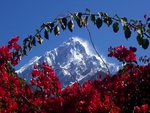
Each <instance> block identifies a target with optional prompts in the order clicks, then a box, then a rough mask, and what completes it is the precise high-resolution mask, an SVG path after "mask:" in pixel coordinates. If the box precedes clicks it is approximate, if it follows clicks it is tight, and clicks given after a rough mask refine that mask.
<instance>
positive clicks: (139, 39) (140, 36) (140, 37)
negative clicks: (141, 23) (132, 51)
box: [136, 34, 143, 45]
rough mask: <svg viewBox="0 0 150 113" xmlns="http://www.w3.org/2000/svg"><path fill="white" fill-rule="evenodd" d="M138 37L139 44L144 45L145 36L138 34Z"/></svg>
mask: <svg viewBox="0 0 150 113" xmlns="http://www.w3.org/2000/svg"><path fill="white" fill-rule="evenodd" d="M136 39H137V41H138V44H139V45H142V39H143V38H142V35H140V34H138V35H137V37H136Z"/></svg>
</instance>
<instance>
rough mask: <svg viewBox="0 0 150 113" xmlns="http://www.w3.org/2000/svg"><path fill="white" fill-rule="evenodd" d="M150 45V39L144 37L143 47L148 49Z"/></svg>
mask: <svg viewBox="0 0 150 113" xmlns="http://www.w3.org/2000/svg"><path fill="white" fill-rule="evenodd" d="M148 46H149V41H148V39H143V40H142V48H143V49H147V48H148Z"/></svg>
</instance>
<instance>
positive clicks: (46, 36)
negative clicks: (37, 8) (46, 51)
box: [44, 29, 49, 39]
mask: <svg viewBox="0 0 150 113" xmlns="http://www.w3.org/2000/svg"><path fill="white" fill-rule="evenodd" d="M44 37H45V38H46V39H49V36H48V31H47V30H46V29H45V31H44Z"/></svg>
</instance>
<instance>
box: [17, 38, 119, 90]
mask: <svg viewBox="0 0 150 113" xmlns="http://www.w3.org/2000/svg"><path fill="white" fill-rule="evenodd" d="M43 61H44V62H46V63H48V64H49V65H52V67H53V69H54V70H55V73H56V74H57V76H58V77H59V80H60V82H61V83H62V86H63V88H64V87H65V86H66V85H71V84H72V83H73V82H75V79H76V80H77V81H78V82H79V83H80V84H82V83H83V82H84V81H85V80H88V79H95V78H96V77H97V75H99V73H100V72H101V73H103V74H104V73H107V68H106V67H105V65H104V64H103V62H102V61H101V60H100V59H99V58H98V57H97V56H96V55H94V54H92V53H90V51H89V49H88V46H87V44H86V43H85V42H83V41H82V40H81V39H79V38H76V37H72V38H69V39H68V40H67V41H66V42H64V43H63V44H61V45H60V46H59V47H58V48H55V49H54V50H51V51H48V52H46V53H45V54H44V55H43V56H40V57H37V56H35V57H33V58H32V59H31V60H30V61H29V63H27V64H25V65H24V66H23V67H21V68H20V69H19V70H18V71H17V73H18V74H19V76H20V77H22V78H24V79H25V80H26V81H28V82H29V81H30V79H31V71H32V69H33V65H34V64H35V63H36V64H37V63H39V64H42V62H43ZM107 64H108V67H109V69H110V71H111V73H115V72H116V71H117V70H118V66H115V65H113V64H110V63H107ZM74 78H75V79H74Z"/></svg>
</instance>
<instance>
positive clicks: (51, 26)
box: [49, 22, 54, 33]
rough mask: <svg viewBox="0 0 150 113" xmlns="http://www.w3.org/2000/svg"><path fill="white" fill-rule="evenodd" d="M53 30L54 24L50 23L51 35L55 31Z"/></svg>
mask: <svg viewBox="0 0 150 113" xmlns="http://www.w3.org/2000/svg"><path fill="white" fill-rule="evenodd" d="M53 28H54V23H51V22H50V23H49V30H50V33H51V32H52V31H53Z"/></svg>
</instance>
